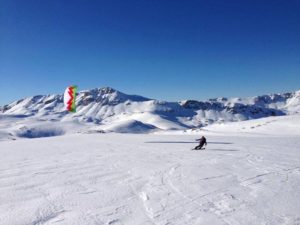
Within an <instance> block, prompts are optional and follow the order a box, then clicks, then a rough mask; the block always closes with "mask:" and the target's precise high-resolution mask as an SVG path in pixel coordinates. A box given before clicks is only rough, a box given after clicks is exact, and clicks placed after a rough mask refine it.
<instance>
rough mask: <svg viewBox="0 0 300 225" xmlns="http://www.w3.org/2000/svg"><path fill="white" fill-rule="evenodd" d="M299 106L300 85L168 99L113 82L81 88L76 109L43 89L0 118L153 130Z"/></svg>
mask: <svg viewBox="0 0 300 225" xmlns="http://www.w3.org/2000/svg"><path fill="white" fill-rule="evenodd" d="M299 112H300V91H297V92H293V93H285V94H275V95H264V96H258V97H252V98H244V99H241V98H230V99H227V98H218V99H210V100H208V101H204V102H203V101H194V100H187V101H181V102H164V101H157V100H153V99H148V98H145V97H141V96H137V95H127V94H124V93H121V92H119V91H117V90H114V89H112V88H96V89H92V90H87V91H81V92H79V94H78V96H77V112H76V113H67V112H66V111H65V109H64V105H63V99H62V95H38V96H34V97H29V98H25V99H21V100H19V101H15V102H13V103H11V104H8V105H5V106H3V107H0V120H1V122H2V125H1V126H2V128H3V127H4V128H5V126H4V125H3V123H5V121H4V120H5V119H7V118H9V120H11V119H13V120H14V121H15V123H19V124H20V123H22V122H24V121H27V122H28V123H30V124H37V123H38V122H41V126H43V124H44V125H45V124H46V123H44V122H45V121H47V122H51V123H53V124H55V123H56V124H57V125H61V124H62V123H74V124H75V125H78V127H86V126H88V127H90V129H97V130H105V131H114V132H137V131H139V132H150V131H157V130H182V129H189V128H197V127H202V126H206V125H209V124H214V123H224V122H232V121H243V120H249V119H258V118H264V117H269V116H282V115H287V114H298V113H299ZM43 121H44V122H43ZM15 123H13V124H11V127H14V126H15ZM28 123H27V124H25V123H23V126H28ZM126 126H127V127H126ZM74 128H75V127H74ZM0 129H1V127H0ZM36 129H39V128H36ZM15 132H17V131H15ZM62 132H64V131H62Z"/></svg>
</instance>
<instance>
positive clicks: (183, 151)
mask: <svg viewBox="0 0 300 225" xmlns="http://www.w3.org/2000/svg"><path fill="white" fill-rule="evenodd" d="M1 122H2V123H1V126H0V136H2V141H1V142H0V154H1V157H0V171H1V172H0V190H1V191H0V224H9V225H25V224H26V225H38V224H60V225H76V224H78V225H92V224H98V225H99V224H105V225H109V224H110V225H118V224H128V225H141V224H143V225H147V224H158V225H165V224H176V225H182V224H186V225H195V224H210V225H223V224H230V225H235V224H246V225H247V224H249V225H252V224H267V225H269V224H270V225H282V224H285V225H295V224H300V213H299V212H300V201H299V199H300V138H299V136H300V117H299V116H297V115H293V116H282V117H269V118H264V119H259V120H251V121H244V122H236V123H228V124H214V125H211V126H208V127H205V128H203V129H202V130H199V129H198V130H187V131H185V132H183V131H168V132H163V131H157V133H152V134H117V133H92V132H91V133H84V132H83V131H89V130H90V131H91V130H92V128H94V129H95V131H96V128H97V129H100V127H101V126H99V127H97V126H95V127H89V126H84V125H82V124H81V123H79V122H78V123H77V124H75V123H74V122H72V123H69V122H67V121H65V122H61V121H53V122H52V123H51V124H52V127H51V126H50V122H49V121H40V120H32V118H30V117H26V116H24V117H23V118H16V117H14V116H4V115H3V116H2V117H1ZM10 125H13V127H14V128H10ZM121 125H122V126H121ZM18 126H20V127H23V126H26V127H27V128H31V129H33V128H35V129H37V127H43V128H48V129H51V130H52V129H54V128H57V129H58V128H59V129H62V130H63V131H64V135H62V136H53V137H47V138H33V139H29V138H20V137H17V136H15V138H16V139H17V140H15V141H11V140H8V138H7V136H6V135H8V133H9V132H10V131H11V132H12V131H14V129H17V127H18ZM128 126H129V127H130V126H133V127H134V128H135V129H136V128H137V127H138V128H139V127H144V126H146V128H147V129H148V128H149V127H148V126H147V125H145V124H144V123H143V124H141V123H139V122H136V121H134V120H129V121H126V120H124V121H123V123H120V127H122V129H123V128H125V127H128ZM20 127H18V129H19V128H20ZM251 127H254V128H251ZM114 128H115V127H114ZM10 129H11V130H10ZM18 129H17V130H18ZM40 129H42V128H40ZM42 130H43V129H42ZM78 130H82V132H79V133H78V132H77V131H78ZM199 135H205V136H206V137H207V141H208V146H207V148H206V150H204V151H191V148H192V147H194V146H195V145H196V144H197V143H196V142H195V139H196V138H199ZM3 136H5V137H6V138H4V137H3Z"/></svg>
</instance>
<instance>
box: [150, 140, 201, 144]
mask: <svg viewBox="0 0 300 225" xmlns="http://www.w3.org/2000/svg"><path fill="white" fill-rule="evenodd" d="M145 143H146V144H191V143H193V144H195V143H198V142H196V141H146V142H145Z"/></svg>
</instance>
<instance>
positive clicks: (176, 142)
mask: <svg viewBox="0 0 300 225" xmlns="http://www.w3.org/2000/svg"><path fill="white" fill-rule="evenodd" d="M145 143H146V144H191V143H192V144H195V143H199V142H198V141H146V142H145ZM207 144H217V145H232V144H233V143H231V142H207Z"/></svg>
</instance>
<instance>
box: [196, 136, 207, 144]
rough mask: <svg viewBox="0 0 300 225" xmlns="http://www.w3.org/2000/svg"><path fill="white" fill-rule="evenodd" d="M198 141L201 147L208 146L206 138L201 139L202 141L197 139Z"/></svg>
mask: <svg viewBox="0 0 300 225" xmlns="http://www.w3.org/2000/svg"><path fill="white" fill-rule="evenodd" d="M197 141H200V143H199V146H203V145H204V144H205V145H207V143H206V138H205V137H202V138H200V139H197Z"/></svg>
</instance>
